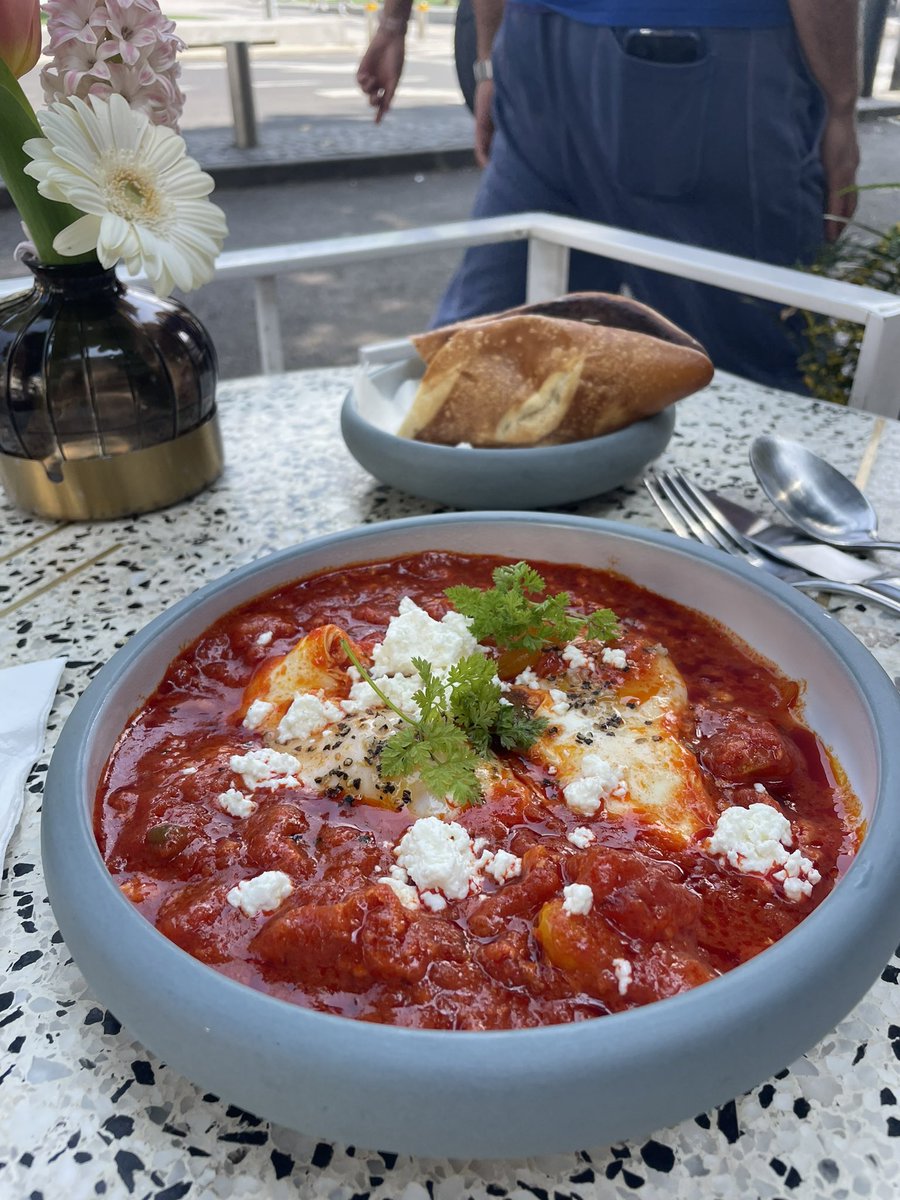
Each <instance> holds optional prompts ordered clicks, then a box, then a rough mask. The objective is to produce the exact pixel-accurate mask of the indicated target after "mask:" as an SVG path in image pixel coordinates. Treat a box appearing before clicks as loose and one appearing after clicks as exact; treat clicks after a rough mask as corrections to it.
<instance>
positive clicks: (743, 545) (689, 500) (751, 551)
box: [644, 470, 900, 613]
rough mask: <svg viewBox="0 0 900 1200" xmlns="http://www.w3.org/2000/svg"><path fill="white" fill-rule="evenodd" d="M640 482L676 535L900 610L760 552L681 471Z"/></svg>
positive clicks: (788, 579)
mask: <svg viewBox="0 0 900 1200" xmlns="http://www.w3.org/2000/svg"><path fill="white" fill-rule="evenodd" d="M644 483H645V485H646V487H647V490H648V491H649V493H650V495H651V496H652V497H653V499H654V500H655V502H656V504H657V506H658V508H659V510H660V512H661V513H662V515H663V516H664V517H665V518H666V520H667V521H668V522H669V525H670V526H671V527H672V529H674V531H675V532H676V533H677V534H678V535H679V536H680V537H694V538H696V539H697V540H698V541H700V542H703V543H704V544H705V545H707V546H714V547H716V548H717V549H719V550H724V551H725V552H726V553H727V554H734V555H736V556H737V557H739V558H743V559H745V561H747V562H748V563H750V564H751V566H754V567H759V569H760V570H762V571H766V572H768V574H770V575H776V576H777V577H778V578H779V579H783V580H784V581H785V583H789V584H791V586H792V587H795V588H797V589H798V590H799V591H803V592H829V593H832V594H834V595H840V596H853V597H854V598H855V599H857V600H863V601H865V602H866V603H869V604H871V603H875V604H879V605H881V607H883V608H887V609H888V610H889V611H891V612H894V613H900V602H898V601H896V600H892V599H891V598H890V597H889V596H884V595H882V594H881V593H879V592H874V591H872V590H871V589H869V588H867V587H864V586H863V585H861V584H856V583H840V582H838V580H836V579H818V578H816V577H813V576H811V575H809V574H807V572H806V571H801V570H800V569H799V568H797V567H791V566H789V565H788V564H787V563H783V562H779V561H778V560H777V559H774V558H770V557H769V556H768V555H766V554H762V553H761V552H760V551H759V550H758V549H757V548H756V547H755V546H754V545H753V543H752V542H751V541H749V540H748V539H747V538H745V537H744V536H743V535H742V534H740V533H739V532H738V531H737V530H736V529H734V528H733V527H732V526H728V527H727V528H725V527H723V525H722V523H721V522H720V520H719V519H718V517H717V515H716V514H715V513H713V512H712V511H711V510H710V509H709V507H708V506H707V503H706V497H705V496H704V495H703V493H702V492H701V491H699V489H698V488H696V487H695V486H694V485H693V484H692V483H691V482H690V481H689V480H688V479H687V478H686V477H685V476H684V475H683V474H682V472H681V471H678V470H674V471H654V470H651V471H649V472H648V473H647V475H646V476H645V477H644Z"/></svg>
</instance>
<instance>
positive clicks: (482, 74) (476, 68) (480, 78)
mask: <svg viewBox="0 0 900 1200" xmlns="http://www.w3.org/2000/svg"><path fill="white" fill-rule="evenodd" d="M472 74H473V75H474V76H475V82H476V84H477V83H485V82H486V81H487V80H488V79H493V78H494V65H493V63H492V62H491V60H490V59H489V58H476V59H475V62H474V63H473V65H472Z"/></svg>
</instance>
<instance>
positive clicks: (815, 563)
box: [701, 488, 900, 600]
mask: <svg viewBox="0 0 900 1200" xmlns="http://www.w3.org/2000/svg"><path fill="white" fill-rule="evenodd" d="M701 490H702V491H703V494H704V496H705V497H706V501H707V503H708V505H709V507H710V509H711V510H712V511H713V512H714V513H715V514H716V516H717V517H718V519H719V520H720V521H722V522H724V523H725V524H727V525H731V526H732V528H733V529H734V530H735V531H736V532H737V533H739V534H742V535H743V536H744V537H745V538H747V540H748V541H750V542H752V543H753V544H754V546H756V547H757V548H758V549H760V550H763V551H764V552H765V553H766V554H770V555H771V556H772V557H773V558H780V559H781V560H782V562H787V563H790V564H791V566H794V567H801V568H802V569H803V570H804V571H808V572H809V573H810V574H811V575H818V576H819V577H820V578H821V579H836V580H838V581H839V582H840V583H864V584H865V585H866V587H868V588H871V589H872V590H873V591H877V592H881V593H882V594H883V595H885V596H890V597H891V598H892V599H894V600H900V575H897V574H896V573H892V572H890V571H888V570H886V569H885V567H884V564H883V563H877V562H872V561H871V560H870V559H865V558H857V557H856V556H855V555H854V554H848V553H847V551H846V550H839V549H838V548H837V547H836V546H826V545H825V544H824V543H823V542H815V541H813V540H811V539H810V538H806V537H804V536H803V535H802V534H798V533H797V532H796V531H795V530H793V529H791V528H790V526H788V525H782V524H780V523H779V522H777V521H769V520H767V519H766V518H765V517H764V516H763V515H762V514H761V513H758V512H755V511H754V510H753V509H751V508H746V507H745V506H744V505H742V504H738V503H737V502H736V501H734V500H732V499H730V498H729V497H728V496H723V495H722V494H721V493H720V492H713V491H709V490H708V489H706V488H703V489H701Z"/></svg>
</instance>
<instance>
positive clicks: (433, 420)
mask: <svg viewBox="0 0 900 1200" xmlns="http://www.w3.org/2000/svg"><path fill="white" fill-rule="evenodd" d="M411 340H412V342H413V345H414V346H415V347H416V349H417V350H418V352H419V353H420V354H421V356H422V358H423V359H424V360H425V362H426V364H427V367H426V371H425V375H424V377H423V379H422V382H421V385H420V387H419V391H418V393H417V395H416V398H415V400H414V402H413V405H412V408H411V409H410V412H409V414H408V415H407V417H406V419H405V420H404V422H403V424H402V425H401V427H400V430H399V433H400V435H401V436H403V437H410V438H415V439H418V440H420V441H427V442H437V443H441V444H444V445H456V444H457V443H458V442H469V443H471V444H472V445H473V446H483V447H488V446H491V447H502V446H509V447H515V446H518V447H522V446H552V445H557V444H560V443H563V442H570V441H579V440H582V439H584V438H591V437H598V436H600V435H601V434H604V433H611V432H613V431H614V430H616V429H621V428H623V427H624V426H626V425H630V424H631V423H632V422H634V421H639V420H641V419H643V418H644V417H648V416H651V415H652V414H653V413H656V412H659V411H660V410H661V409H663V408H665V407H666V406H667V405H669V404H672V403H674V402H675V401H676V400H679V399H681V398H683V397H684V396H687V395H690V394H691V393H692V392H695V391H697V390H698V389H699V388H701V387H704V386H705V385H706V384H707V383H708V382H709V381H710V379H711V378H712V374H713V366H712V363H711V362H710V360H709V358H708V356H707V355H706V352H705V351H704V349H703V347H702V346H701V345H700V343H699V342H697V341H695V340H694V338H692V337H690V335H689V334H686V333H685V332H684V331H683V330H682V329H679V328H678V326H676V325H673V324H672V322H671V321H667V320H666V319H665V318H664V317H662V316H660V314H659V313H657V312H655V311H654V310H653V309H651V308H648V307H647V306H646V305H644V304H640V303H639V302H638V301H636V300H631V299H628V298H626V297H623V296H611V295H607V294H605V293H602V292H584V293H575V294H572V295H570V296H564V297H561V298H560V299H559V300H554V301H550V302H548V303H545V304H537V305H525V306H522V307H521V308H516V309H510V310H508V311H507V312H504V313H497V314H495V315H492V316H487V317H478V318H475V319H473V320H471V321H463V322H460V323H458V324H456V325H450V326H446V327H444V328H442V329H437V330H433V331H431V332H429V333H425V334H418V335H415V336H414V337H413V338H412V339H411Z"/></svg>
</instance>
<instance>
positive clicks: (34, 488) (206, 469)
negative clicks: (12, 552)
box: [0, 413, 224, 521]
mask: <svg viewBox="0 0 900 1200" xmlns="http://www.w3.org/2000/svg"><path fill="white" fill-rule="evenodd" d="M223 466H224V458H223V455H222V438H221V434H220V433H219V422H218V418H217V416H216V414H215V413H213V415H212V416H211V417H210V418H209V420H207V421H204V422H203V424H202V425H199V426H198V427H197V428H196V429H192V430H191V432H190V433H183V434H181V436H180V437H177V438H173V439H172V440H171V441H169V442H160V443H159V445H157V446H148V447H147V448H145V449H143V450H129V451H127V452H125V453H124V454H113V455H110V456H109V457H107V458H82V459H73V460H71V461H60V462H57V463H54V464H53V470H54V474H57V473H58V476H59V480H58V482H54V480H53V479H52V478H51V477H50V476H49V475H48V472H47V467H46V465H45V464H44V463H43V462H40V461H38V460H36V459H32V458H17V457H16V456H15V455H13V454H2V453H0V485H2V486H3V488H4V490H5V491H6V494H7V495H8V496H9V498H10V500H12V502H13V503H14V504H17V505H18V506H19V507H20V508H24V509H26V510H27V511H28V512H33V513H36V514H37V515H38V516H39V517H49V518H50V520H53V521H108V520H112V519H113V518H115V517H127V516H134V515H136V514H137V513H145V512H153V511H154V510H155V509H158V508H167V507H168V506H169V505H170V504H177V503H178V501H179V500H186V499H187V498H188V496H193V495H195V494H196V493H197V492H200V491H202V490H203V489H204V488H205V487H208V486H209V485H210V484H211V483H212V482H213V481H214V480H215V479H218V477H219V475H221V473H222V467H223Z"/></svg>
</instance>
